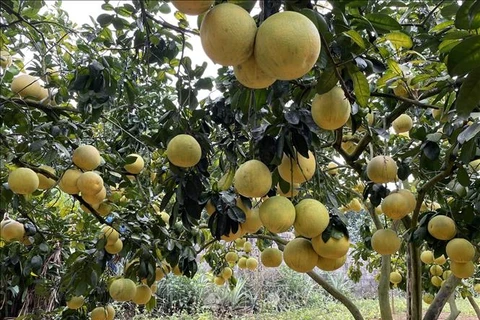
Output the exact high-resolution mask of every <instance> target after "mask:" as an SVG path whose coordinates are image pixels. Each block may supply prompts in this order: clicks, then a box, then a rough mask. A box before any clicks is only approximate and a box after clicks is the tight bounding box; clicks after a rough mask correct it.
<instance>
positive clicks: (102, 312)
mask: <svg viewBox="0 0 480 320" xmlns="http://www.w3.org/2000/svg"><path fill="white" fill-rule="evenodd" d="M90 319H92V320H107V310H106V309H105V308H104V307H97V308H95V309H93V310H92V313H91V314H90Z"/></svg>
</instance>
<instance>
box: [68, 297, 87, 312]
mask: <svg viewBox="0 0 480 320" xmlns="http://www.w3.org/2000/svg"><path fill="white" fill-rule="evenodd" d="M84 303H85V298H84V297H83V296H79V297H71V298H70V300H68V301H67V308H68V309H73V310H77V309H79V308H81V307H82V306H83V304H84Z"/></svg>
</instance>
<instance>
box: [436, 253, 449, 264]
mask: <svg viewBox="0 0 480 320" xmlns="http://www.w3.org/2000/svg"><path fill="white" fill-rule="evenodd" d="M445 262H447V258H445V255H443V254H442V255H441V256H440V257H438V258H435V259H434V260H433V263H435V264H438V265H442V264H445Z"/></svg>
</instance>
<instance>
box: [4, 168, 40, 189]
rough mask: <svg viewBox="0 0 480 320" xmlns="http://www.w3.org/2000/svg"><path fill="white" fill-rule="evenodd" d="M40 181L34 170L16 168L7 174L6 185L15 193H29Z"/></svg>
mask: <svg viewBox="0 0 480 320" xmlns="http://www.w3.org/2000/svg"><path fill="white" fill-rule="evenodd" d="M39 183H40V181H39V179H38V176H37V174H36V173H35V171H33V170H32V169H29V168H18V169H15V170H13V171H12V172H10V174H9V175H8V187H9V188H10V190H12V192H13V193H16V194H30V193H32V192H34V191H35V190H37V188H38V185H39Z"/></svg>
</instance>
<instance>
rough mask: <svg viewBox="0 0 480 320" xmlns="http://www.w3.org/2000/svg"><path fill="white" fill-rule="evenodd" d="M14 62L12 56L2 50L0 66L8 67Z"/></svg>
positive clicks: (0, 52)
mask: <svg viewBox="0 0 480 320" xmlns="http://www.w3.org/2000/svg"><path fill="white" fill-rule="evenodd" d="M11 64H12V56H11V55H10V53H8V52H7V51H0V67H2V68H3V69H7V68H8V67H10V65H11Z"/></svg>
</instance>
